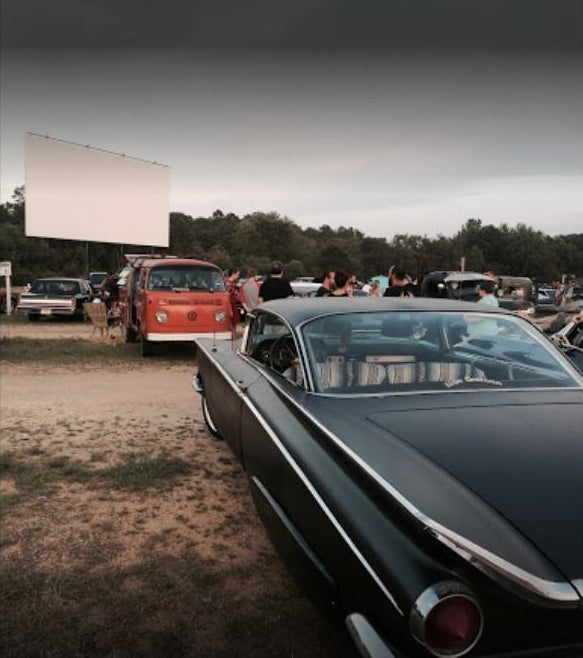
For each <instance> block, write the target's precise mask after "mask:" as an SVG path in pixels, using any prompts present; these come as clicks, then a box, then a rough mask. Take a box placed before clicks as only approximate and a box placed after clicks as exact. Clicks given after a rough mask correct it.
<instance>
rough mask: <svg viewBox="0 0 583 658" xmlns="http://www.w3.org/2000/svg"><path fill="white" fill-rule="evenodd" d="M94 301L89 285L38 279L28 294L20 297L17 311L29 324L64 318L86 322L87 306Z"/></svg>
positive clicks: (66, 280)
mask: <svg viewBox="0 0 583 658" xmlns="http://www.w3.org/2000/svg"><path fill="white" fill-rule="evenodd" d="M92 299H93V292H92V291H91V286H90V285H89V281H86V280H85V279H71V278H63V277H51V278H46V279H37V280H36V281H35V282H34V283H33V284H32V286H31V288H30V290H29V291H28V292H23V293H22V294H21V295H20V299H19V302H18V306H17V307H16V310H17V311H18V312H20V313H24V314H26V315H28V319H29V320H39V319H40V318H41V317H45V316H46V317H50V316H60V317H63V316H65V317H75V318H78V319H80V320H83V319H85V311H84V309H83V304H85V302H89V301H91V300H92Z"/></svg>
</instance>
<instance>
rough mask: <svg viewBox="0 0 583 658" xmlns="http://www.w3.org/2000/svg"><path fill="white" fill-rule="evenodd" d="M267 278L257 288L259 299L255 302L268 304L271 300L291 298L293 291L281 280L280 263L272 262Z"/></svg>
mask: <svg viewBox="0 0 583 658" xmlns="http://www.w3.org/2000/svg"><path fill="white" fill-rule="evenodd" d="M269 274H270V276H269V278H268V279H266V280H265V281H264V282H263V283H262V284H261V288H259V297H258V300H257V302H258V303H259V304H261V303H263V302H269V301H271V300H272V299H285V298H286V297H293V296H294V291H293V290H292V287H291V285H290V283H289V281H287V279H284V278H283V265H282V264H281V262H280V261H278V260H274V261H273V263H271V267H270V270H269Z"/></svg>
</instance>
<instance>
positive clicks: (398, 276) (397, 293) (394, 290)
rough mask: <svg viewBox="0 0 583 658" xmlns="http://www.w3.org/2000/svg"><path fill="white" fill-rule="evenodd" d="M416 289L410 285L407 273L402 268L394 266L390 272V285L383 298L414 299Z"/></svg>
mask: <svg viewBox="0 0 583 658" xmlns="http://www.w3.org/2000/svg"><path fill="white" fill-rule="evenodd" d="M416 294H417V288H416V287H415V286H414V285H413V284H412V283H411V279H410V278H409V277H408V276H407V272H405V270H404V269H403V268H402V267H399V266H398V265H395V266H394V267H393V268H392V271H391V277H390V285H389V287H388V288H387V289H386V290H385V294H384V297H414V296H415V295H416Z"/></svg>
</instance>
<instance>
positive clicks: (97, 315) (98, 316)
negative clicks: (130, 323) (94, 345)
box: [83, 302, 121, 338]
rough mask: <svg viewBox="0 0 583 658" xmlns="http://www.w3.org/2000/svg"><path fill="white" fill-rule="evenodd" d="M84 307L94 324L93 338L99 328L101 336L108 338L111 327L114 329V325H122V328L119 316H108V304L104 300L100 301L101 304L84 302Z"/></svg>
mask: <svg viewBox="0 0 583 658" xmlns="http://www.w3.org/2000/svg"><path fill="white" fill-rule="evenodd" d="M83 308H84V309H85V313H87V316H88V317H89V319H90V320H91V324H92V325H93V331H92V332H91V338H93V334H95V332H96V331H97V330H99V332H100V334H101V338H107V336H109V332H110V329H113V327H120V329H121V321H120V318H119V316H114V317H113V318H111V317H108V315H107V306H106V305H105V304H104V303H103V302H99V304H96V303H95V302H87V303H86V304H83Z"/></svg>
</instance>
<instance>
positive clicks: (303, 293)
mask: <svg viewBox="0 0 583 658" xmlns="http://www.w3.org/2000/svg"><path fill="white" fill-rule="evenodd" d="M303 278H304V279H305V278H306V277H303ZM290 285H291V287H292V290H293V291H294V295H295V296H296V297H313V296H314V295H315V294H316V291H317V290H318V288H319V287H320V286H321V285H322V284H321V283H316V282H315V281H298V280H297V279H294V280H293V281H290Z"/></svg>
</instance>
